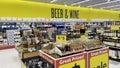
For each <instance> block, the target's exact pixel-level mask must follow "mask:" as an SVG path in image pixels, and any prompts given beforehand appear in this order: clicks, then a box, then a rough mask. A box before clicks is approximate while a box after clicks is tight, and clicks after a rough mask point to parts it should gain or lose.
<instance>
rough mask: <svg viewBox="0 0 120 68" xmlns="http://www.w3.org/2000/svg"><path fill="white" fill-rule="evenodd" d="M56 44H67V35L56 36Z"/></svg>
mask: <svg viewBox="0 0 120 68" xmlns="http://www.w3.org/2000/svg"><path fill="white" fill-rule="evenodd" d="M56 42H66V35H56Z"/></svg>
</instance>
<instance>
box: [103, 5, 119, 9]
mask: <svg viewBox="0 0 120 68" xmlns="http://www.w3.org/2000/svg"><path fill="white" fill-rule="evenodd" d="M117 6H120V5H114V6H108V7H102V8H106V9H107V8H108V9H109V8H113V7H117Z"/></svg>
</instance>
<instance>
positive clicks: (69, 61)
mask: <svg viewBox="0 0 120 68" xmlns="http://www.w3.org/2000/svg"><path fill="white" fill-rule="evenodd" d="M38 53H39V56H40V57H42V58H44V59H45V60H47V61H48V62H49V63H51V64H52V65H54V68H87V66H86V65H87V62H86V59H87V53H86V52H82V53H78V54H73V55H70V56H65V57H61V58H57V59H55V58H53V57H51V56H50V55H48V54H46V53H45V52H43V51H41V50H40V51H38Z"/></svg>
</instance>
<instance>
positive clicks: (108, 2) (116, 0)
mask: <svg viewBox="0 0 120 68" xmlns="http://www.w3.org/2000/svg"><path fill="white" fill-rule="evenodd" d="M118 1H120V0H115V1H110V0H108V1H107V2H105V3H99V4H95V5H90V6H87V7H96V6H100V5H105V4H110V3H114V2H118Z"/></svg>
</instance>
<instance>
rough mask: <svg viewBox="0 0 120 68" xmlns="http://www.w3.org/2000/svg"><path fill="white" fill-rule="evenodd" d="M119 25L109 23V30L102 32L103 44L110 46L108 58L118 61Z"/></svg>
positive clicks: (119, 47) (119, 45)
mask: <svg viewBox="0 0 120 68" xmlns="http://www.w3.org/2000/svg"><path fill="white" fill-rule="evenodd" d="M117 23H118V22H117ZM119 27H120V26H119V25H111V30H107V31H105V32H104V34H103V39H104V40H103V42H104V44H105V45H107V46H109V47H110V52H109V53H110V59H112V60H116V61H120V59H119V57H120V55H119V51H120V44H119V43H120V42H119V40H120V39H119V38H120V37H119Z"/></svg>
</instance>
